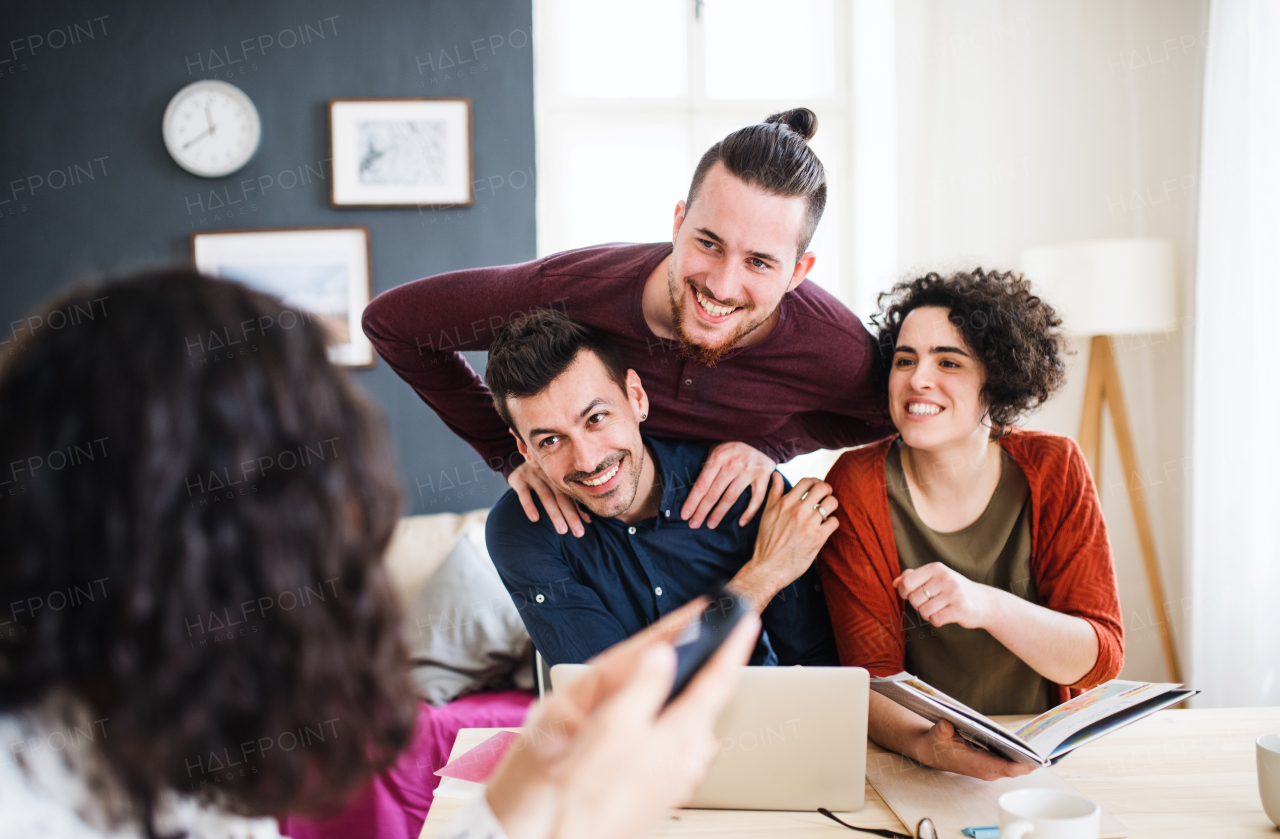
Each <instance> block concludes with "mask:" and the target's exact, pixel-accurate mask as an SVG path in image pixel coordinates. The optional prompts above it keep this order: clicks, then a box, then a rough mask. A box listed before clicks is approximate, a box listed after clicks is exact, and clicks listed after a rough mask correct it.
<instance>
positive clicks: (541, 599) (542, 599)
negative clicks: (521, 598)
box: [533, 594, 547, 603]
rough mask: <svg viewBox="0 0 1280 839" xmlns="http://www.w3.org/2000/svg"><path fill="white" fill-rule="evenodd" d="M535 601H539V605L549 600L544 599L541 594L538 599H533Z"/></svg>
mask: <svg viewBox="0 0 1280 839" xmlns="http://www.w3.org/2000/svg"><path fill="white" fill-rule="evenodd" d="M533 599H534V600H536V601H538V602H539V603H541V602H542V601H544V600H546V599H547V598H545V597H543V596H542V595H541V594H539V595H538V596H537V597H535V598H533Z"/></svg>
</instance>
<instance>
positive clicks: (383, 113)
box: [329, 99, 474, 207]
mask: <svg viewBox="0 0 1280 839" xmlns="http://www.w3.org/2000/svg"><path fill="white" fill-rule="evenodd" d="M329 156H330V157H331V158H332V159H333V163H332V165H333V180H332V181H331V182H330V187H329V189H330V193H329V198H330V202H331V203H332V204H333V206H335V207H405V206H435V207H450V206H453V207H461V206H469V205H470V204H471V202H472V201H473V200H474V195H473V193H472V190H471V180H472V177H471V100H470V99H330V100H329Z"/></svg>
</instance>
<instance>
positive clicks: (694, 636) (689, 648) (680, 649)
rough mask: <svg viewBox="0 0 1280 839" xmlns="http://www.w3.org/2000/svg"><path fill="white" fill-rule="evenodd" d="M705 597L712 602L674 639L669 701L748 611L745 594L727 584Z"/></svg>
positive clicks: (685, 684)
mask: <svg viewBox="0 0 1280 839" xmlns="http://www.w3.org/2000/svg"><path fill="white" fill-rule="evenodd" d="M707 597H708V598H709V599H710V601H711V602H710V603H708V604H707V608H706V609H704V610H703V612H702V615H701V616H700V617H699V618H698V620H695V621H691V622H690V623H689V625H688V626H686V627H685V629H684V631H683V632H681V633H680V637H678V638H677V639H676V642H675V648H676V679H675V683H674V684H673V685H672V686H671V694H670V695H669V696H668V697H667V703H668V704H670V702H671V701H672V700H673V699H675V698H676V697H677V696H679V695H680V693H681V692H682V691H683V690H684V689H685V687H687V686H688V684H689V682H690V680H691V679H693V677H694V676H695V675H697V673H698V671H699V670H701V669H702V667H703V665H705V664H706V663H707V661H709V660H710V658H711V656H712V655H713V654H714V653H715V651H716V650H717V649H719V647H720V645H721V644H722V643H724V640H725V639H726V638H728V637H729V633H730V632H732V631H733V628H734V627H735V626H737V625H738V621H740V620H742V618H743V617H744V616H745V615H746V614H747V613H748V612H750V611H751V606H750V604H749V603H748V601H747V600H746V598H744V597H743V596H742V595H740V594H737V593H736V592H733V591H730V590H729V589H727V588H721V589H717V590H716V591H714V592H712V593H710V594H708V595H707Z"/></svg>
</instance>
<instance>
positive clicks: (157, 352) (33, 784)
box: [0, 269, 759, 839]
mask: <svg viewBox="0 0 1280 839" xmlns="http://www.w3.org/2000/svg"><path fill="white" fill-rule="evenodd" d="M26 323H27V324H28V325H29V326H30V327H31V329H30V331H29V332H27V334H26V336H25V340H23V341H21V342H20V343H18V344H17V345H16V346H14V347H12V348H11V349H10V351H9V354H8V356H7V358H6V361H5V364H4V365H3V367H2V368H0V464H4V466H3V467H0V545H3V548H2V550H3V554H0V604H3V606H2V610H0V839H8V837H14V838H15V839H16V837H24V838H25V837H30V836H57V837H63V839H89V837H99V838H100V839H101V837H107V836H110V837H112V839H133V838H134V837H143V836H145V837H158V836H165V837H186V839H228V838H229V837H235V839H265V837H276V836H278V832H277V823H276V820H275V819H272V818H269V817H270V816H283V815H285V814H287V813H304V814H324V813H328V812H332V811H333V810H335V809H336V808H337V807H339V806H340V805H341V804H342V803H343V801H344V800H345V799H346V798H347V797H348V796H349V795H350V794H351V793H352V792H353V791H355V790H356V789H357V788H358V787H359V785H360V784H361V783H362V782H364V781H365V780H367V779H368V778H369V776H370V775H371V773H374V772H377V771H379V770H381V769H383V768H385V767H387V766H388V765H389V764H391V762H392V761H393V760H394V759H395V758H396V754H397V752H398V751H399V750H400V749H401V748H402V747H403V746H404V745H405V744H406V743H407V742H408V741H409V738H410V735H411V733H412V728H413V721H414V713H415V710H416V707H417V703H416V700H415V699H414V697H413V693H412V689H411V685H410V681H409V675H408V661H407V657H406V653H405V650H404V647H403V643H402V641H401V638H400V613H399V607H398V605H397V602H396V599H395V596H394V594H393V591H392V588H391V583H390V580H389V578H388V573H387V571H386V569H385V567H384V566H383V563H382V561H381V558H382V553H383V551H384V549H385V548H386V546H387V542H388V540H389V539H390V537H391V533H392V530H393V528H394V526H395V523H396V521H397V519H398V517H399V515H400V502H401V498H400V491H399V480H398V477H397V475H396V473H395V468H394V465H393V461H392V459H391V452H390V446H389V443H388V441H387V439H386V432H385V430H384V423H383V419H382V418H381V416H380V415H379V414H378V412H377V411H376V409H375V408H374V407H373V406H372V405H371V404H370V403H369V401H368V400H367V399H366V398H365V397H364V396H363V395H362V394H361V393H360V392H359V391H358V389H357V388H356V387H355V386H354V384H353V383H352V382H351V381H350V379H349V378H348V377H347V376H346V375H344V374H343V373H342V372H341V371H339V370H337V369H336V368H335V367H334V366H333V365H331V364H330V363H329V361H328V360H327V357H326V351H325V345H324V335H323V333H322V330H321V328H320V325H319V323H317V322H315V321H313V320H311V319H310V318H309V317H308V316H307V315H305V314H304V313H299V312H296V311H291V310H289V309H287V308H285V306H284V304H283V303H282V302H281V301H280V300H279V299H278V298H274V297H270V296H268V295H265V294H259V293H257V292H254V291H250V290H249V289H247V288H245V287H243V286H240V285H237V284H235V283H230V282H225V281H221V280H214V279H210V278H207V277H202V276H199V275H197V274H195V273H194V272H192V271H189V270H184V269H174V270H170V271H162V272H156V273H151V274H147V275H142V276H139V277H136V278H132V279H127V280H122V281H117V282H113V283H108V284H106V285H93V286H85V287H80V288H78V289H74V290H72V291H70V292H68V293H67V294H65V295H63V296H62V297H61V298H60V299H59V300H58V301H56V302H55V303H54V304H53V305H52V306H50V307H48V308H46V309H45V310H44V311H43V312H41V313H40V314H38V315H33V316H32V317H31V318H30V319H28V320H27V321H26ZM698 609H699V605H698V604H696V603H695V604H689V607H688V608H685V609H682V610H677V611H676V612H673V613H671V614H670V615H668V616H667V618H666V619H665V620H664V621H663V622H662V623H661V624H659V625H657V626H656V628H655V631H654V632H651V633H649V634H647V635H646V636H644V637H637V638H634V639H632V640H630V641H627V642H624V643H622V644H619V645H618V646H617V647H614V648H613V649H612V650H610V651H607V652H605V653H603V654H602V655H601V657H600V659H599V660H598V661H597V663H598V664H599V665H600V666H599V667H598V668H596V670H595V671H593V674H592V675H591V677H590V679H589V680H584V681H588V682H589V683H586V684H584V685H583V686H582V687H581V688H579V687H578V686H577V685H576V684H575V686H574V688H573V689H571V690H570V691H568V692H565V691H560V692H558V694H557V696H556V697H553V698H552V699H551V700H549V701H548V703H547V704H546V705H544V706H542V707H541V708H540V709H539V710H538V711H535V713H534V716H533V717H532V718H531V720H530V721H529V723H528V725H529V726H530V727H532V729H533V730H534V731H536V732H540V734H539V736H536V737H534V738H532V740H531V741H530V747H529V748H522V749H516V750H513V752H512V754H511V755H509V756H508V759H507V760H506V761H505V763H504V764H503V765H502V766H501V767H500V768H499V770H498V772H497V774H496V776H495V777H494V779H493V782H492V783H491V784H490V786H489V791H488V794H487V796H486V797H485V798H483V799H481V800H480V801H479V802H477V803H476V804H475V805H473V808H472V810H470V811H468V815H466V816H464V819H465V820H467V821H468V824H464V825H458V826H457V827H456V828H455V829H454V830H453V831H452V832H451V833H450V836H452V837H462V836H472V837H481V836H486V837H501V836H503V835H507V836H510V837H511V839H517V838H518V837H519V838H521V839H526V838H527V839H542V837H550V836H553V835H554V836H558V837H570V836H583V837H586V836H590V837H593V839H594V837H597V836H634V835H639V834H640V833H642V832H643V831H644V830H645V829H646V827H647V826H648V825H649V824H650V823H651V822H652V821H653V820H655V819H656V818H658V816H659V814H660V813H661V811H662V809H663V808H664V807H666V806H670V805H673V804H676V803H679V800H680V799H681V798H682V797H687V796H688V795H690V794H691V793H692V791H693V788H694V785H695V784H696V782H697V780H698V778H699V777H700V775H701V773H702V772H703V771H704V770H705V768H706V766H707V763H708V762H709V760H710V758H711V757H712V755H713V754H714V749H715V746H716V745H717V741H716V740H715V737H714V732H713V729H714V720H715V717H716V715H717V713H718V711H719V710H720V708H722V707H723V706H724V704H725V703H726V702H727V701H728V699H729V697H730V696H731V694H732V691H733V683H734V677H735V674H736V671H737V665H739V664H741V663H743V662H745V661H746V659H747V656H748V655H749V653H750V650H751V648H752V647H753V646H754V639H755V635H754V632H755V631H756V630H758V628H759V623H758V621H756V619H755V618H754V617H753V616H749V618H748V620H746V621H744V622H743V624H742V626H741V627H740V629H738V630H735V635H734V636H733V637H732V638H731V639H730V640H729V641H728V642H726V644H725V645H724V646H723V647H722V648H721V650H722V652H721V653H717V658H716V659H714V660H713V661H712V663H711V664H710V666H708V667H707V668H705V669H704V670H703V671H702V672H700V673H699V675H698V677H697V679H695V680H694V682H692V683H691V685H690V688H689V690H687V691H685V693H683V694H681V696H680V697H679V698H678V699H677V700H676V701H675V702H673V703H671V705H670V706H668V707H667V708H666V709H665V710H664V709H663V700H665V698H666V696H667V694H668V692H669V690H670V687H671V684H672V680H673V678H674V673H675V654H674V650H673V648H672V646H671V642H672V641H673V640H674V639H675V638H676V637H677V636H678V635H679V633H680V631H681V630H682V629H683V624H685V623H688V622H689V621H691V620H693V619H696V618H697V616H698ZM623 758H629V760H624V759H623ZM646 761H652V762H651V763H646ZM658 762H661V763H662V764H663V765H670V766H676V767H678V768H677V769H676V770H673V771H672V772H668V773H664V775H663V776H662V777H658V776H656V775H654V774H653V773H651V772H649V773H648V774H645V767H646V766H648V765H653V764H654V763H658Z"/></svg>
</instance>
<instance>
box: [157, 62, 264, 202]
mask: <svg viewBox="0 0 1280 839" xmlns="http://www.w3.org/2000/svg"><path fill="white" fill-rule="evenodd" d="M161 130H162V132H163V134H164V145H165V148H167V149H168V150H169V154H170V155H171V156H172V157H173V159H174V160H175V161H176V162H177V164H178V165H179V166H181V167H182V168H183V169H186V170H187V171H188V172H190V173H191V174H193V175H199V176H200V177H202V178H220V177H222V176H223V175H230V174H231V173H232V172H234V171H236V170H237V169H239V168H240V167H242V166H244V165H245V164H246V163H248V162H249V159H250V158H251V157H253V153H254V152H255V151H257V150H258V140H259V138H260V137H261V136H262V123H261V122H260V121H259V120H258V109H257V108H255V107H254V106H253V100H251V99H250V98H249V97H248V96H246V95H245V92H244V91H243V90H241V89H240V88H238V87H236V86H235V85H232V84H227V83H226V82H220V81H202V82H192V83H191V84H189V85H187V86H186V87H184V88H183V89H182V90H179V91H178V92H177V93H176V94H174V96H173V98H172V99H170V100H169V107H167V108H165V109H164V122H163V125H162V127H161Z"/></svg>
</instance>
